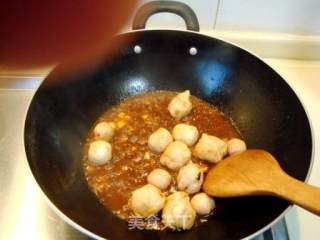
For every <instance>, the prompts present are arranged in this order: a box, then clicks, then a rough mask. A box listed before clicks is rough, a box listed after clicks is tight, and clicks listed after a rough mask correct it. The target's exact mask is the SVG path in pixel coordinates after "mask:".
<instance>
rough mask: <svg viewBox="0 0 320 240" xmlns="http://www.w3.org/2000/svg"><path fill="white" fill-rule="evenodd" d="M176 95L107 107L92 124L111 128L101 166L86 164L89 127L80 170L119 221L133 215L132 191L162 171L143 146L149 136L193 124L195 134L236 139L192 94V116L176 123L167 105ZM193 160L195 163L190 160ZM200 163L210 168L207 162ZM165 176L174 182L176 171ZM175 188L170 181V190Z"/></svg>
mask: <svg viewBox="0 0 320 240" xmlns="http://www.w3.org/2000/svg"><path fill="white" fill-rule="evenodd" d="M176 94H177V93H175V92H169V91H156V92H150V93H145V94H141V95H138V96H134V97H131V98H128V99H125V100H124V101H122V102H121V103H119V104H118V105H116V106H114V107H111V108H110V109H107V111H106V112H105V113H104V114H103V115H102V116H101V117H100V118H99V119H98V121H97V122H96V123H98V122H100V121H107V122H114V123H115V126H116V132H115V135H114V137H113V138H112V140H111V142H110V143H111V144H112V148H113V153H112V156H113V157H112V160H111V162H110V163H108V164H106V165H103V166H93V165H90V163H89V162H88V160H87V149H88V146H89V144H90V142H91V141H93V140H94V137H93V133H92V130H93V128H92V130H91V131H90V132H89V134H88V138H87V140H86V144H85V149H84V152H85V154H84V171H85V175H86V178H87V181H88V184H89V186H90V188H91V189H92V191H93V192H94V193H95V194H96V195H97V197H98V199H99V200H100V201H101V203H102V204H103V205H104V206H105V207H106V208H107V209H109V210H111V211H113V212H114V213H115V214H116V215H118V216H119V217H121V218H123V219H127V220H128V219H129V217H130V216H132V212H131V210H130V209H129V208H128V206H127V202H128V199H129V198H130V196H131V192H132V191H133V190H135V189H137V188H139V187H141V186H143V185H144V184H146V183H147V180H146V179H147V175H148V174H149V172H151V170H153V169H154V168H165V167H164V166H162V165H161V164H160V161H159V159H160V155H159V154H153V153H152V152H150V150H149V149H148V144H147V141H148V137H149V136H150V134H151V133H152V132H154V131H155V130H157V129H158V128H159V127H164V128H166V129H168V130H169V131H171V130H172V129H173V127H174V126H175V125H176V124H178V123H187V124H191V125H194V126H196V127H197V128H198V130H199V133H200V134H201V133H208V134H211V135H215V136H218V137H220V138H222V139H230V138H233V137H240V135H239V132H238V131H237V129H236V128H235V126H234V125H233V124H232V122H231V121H230V120H229V119H228V118H226V117H225V116H224V115H223V114H222V113H221V112H219V111H218V110H217V109H216V108H215V107H214V106H212V105H210V104H208V103H206V102H204V101H202V100H200V99H198V98H196V97H193V96H192V97H191V99H190V100H191V102H192V105H193V109H192V111H191V113H190V114H189V115H188V116H186V117H184V118H183V119H182V120H180V121H177V120H175V119H173V118H172V117H171V115H170V114H169V112H168V110H167V106H168V104H169V102H170V101H171V99H172V98H173V97H174V96H175V95H176ZM93 127H94V126H93ZM192 160H193V161H194V162H198V163H199V160H198V159H196V158H194V157H193V159H192ZM201 164H203V165H207V166H208V167H210V166H209V164H208V163H204V162H201ZM167 170H168V169H167ZM169 172H170V173H171V174H172V176H173V179H175V177H176V175H177V172H173V171H170V170H169ZM175 184H176V182H175V181H173V183H172V187H171V190H172V188H174V187H175ZM168 191H170V190H168ZM166 194H168V192H166Z"/></svg>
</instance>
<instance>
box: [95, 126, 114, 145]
mask: <svg viewBox="0 0 320 240" xmlns="http://www.w3.org/2000/svg"><path fill="white" fill-rule="evenodd" d="M93 134H94V136H95V137H96V138H100V139H103V140H105V141H107V142H108V141H110V140H111V138H112V137H113V135H114V126H113V124H112V123H110V122H100V123H98V124H97V125H96V126H95V127H94V129H93Z"/></svg>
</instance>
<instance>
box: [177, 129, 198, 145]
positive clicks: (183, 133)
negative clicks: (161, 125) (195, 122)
mask: <svg viewBox="0 0 320 240" xmlns="http://www.w3.org/2000/svg"><path fill="white" fill-rule="evenodd" d="M172 135H173V138H174V139H175V140H178V141H181V142H183V143H185V144H187V145H188V146H189V147H191V146H192V145H193V144H195V143H196V141H197V140H198V137H199V132H198V129H197V128H196V127H195V126H192V125H188V124H183V123H180V124H177V125H176V126H175V127H174V128H173V130H172Z"/></svg>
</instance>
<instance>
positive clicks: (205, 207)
mask: <svg viewBox="0 0 320 240" xmlns="http://www.w3.org/2000/svg"><path fill="white" fill-rule="evenodd" d="M191 206H192V207H193V209H194V210H195V211H196V212H197V214H199V215H206V214H209V213H210V212H211V211H212V210H213V209H214V208H215V202H214V200H213V198H211V197H209V196H208V195H207V194H206V193H203V192H202V193H197V194H196V195H194V196H193V197H192V199H191Z"/></svg>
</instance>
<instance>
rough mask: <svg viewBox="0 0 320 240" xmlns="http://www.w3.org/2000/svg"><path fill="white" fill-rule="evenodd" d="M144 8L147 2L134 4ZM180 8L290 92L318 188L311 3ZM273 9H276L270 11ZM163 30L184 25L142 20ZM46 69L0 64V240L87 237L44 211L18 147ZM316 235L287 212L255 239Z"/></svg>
mask: <svg viewBox="0 0 320 240" xmlns="http://www.w3.org/2000/svg"><path fill="white" fill-rule="evenodd" d="M144 2H147V1H141V4H142V3H144ZM184 2H185V3H187V4H189V5H190V6H191V7H192V8H193V9H194V10H195V12H196V14H197V15H198V16H199V22H200V27H201V33H202V34H206V35H209V36H212V37H218V38H221V39H224V40H227V41H231V42H233V43H235V44H237V45H238V46H240V47H244V48H246V49H248V50H249V51H251V52H253V53H254V54H256V55H257V56H259V57H261V58H262V59H263V60H264V61H265V62H266V63H267V64H269V65H270V66H271V67H272V68H274V69H275V70H276V71H277V72H278V73H279V74H280V75H281V76H283V78H284V79H285V80H286V81H287V83H288V84H289V85H290V86H291V88H292V89H293V90H294V91H295V92H296V94H297V95H298V97H299V98H300V100H301V102H302V103H303V105H304V107H305V110H306V112H307V113H308V117H309V120H310V122H311V125H312V130H313V144H314V152H313V166H312V169H311V172H310V174H309V178H308V183H309V184H312V185H316V186H320V107H319V104H320V80H319V76H320V17H319V16H318V13H319V11H320V4H319V2H318V1H316V0H313V1H306V2H305V4H302V3H301V1H298V0H286V1H281V3H279V2H278V1H275V0H272V1H268V2H265V1H253V0H250V1H248V0H241V1H238V3H237V4H238V5H237V6H235V4H234V2H233V1H231V0H214V1H209V0H205V1H203V3H202V4H200V3H195V1H191V0H189V1H187V0H185V1H184ZM197 2H198V1H197ZM257 2H259V3H257ZM275 4H278V5H277V7H278V9H277V11H273V6H275ZM287 6H289V7H291V10H290V11H289V10H288V7H287ZM307 11H308V13H306V12H307ZM270 12H271V13H272V14H271V13H270ZM297 16H298V17H297ZM252 19H255V21H252ZM131 20H132V19H131ZM131 20H130V21H129V23H128V26H129V25H130V23H131ZM163 26H165V27H166V26H170V27H171V28H179V29H183V28H184V23H183V21H182V20H181V19H179V17H176V16H173V15H171V14H167V15H165V16H160V15H156V16H154V17H152V19H150V21H149V22H148V27H150V28H152V27H154V28H158V27H161V28H162V27H163ZM212 27H213V28H214V30H213V29H212ZM128 28H129V27H125V28H124V31H125V30H128ZM49 71H50V68H46V69H36V70H34V69H33V70H28V71H9V70H8V69H6V68H5V67H1V66H0V172H1V174H0V205H1V206H2V208H1V212H0V240H8V239H10V240H11V239H13V240H20V239H27V240H29V239H30V240H31V239H32V240H40V239H41V240H42V239H46V240H51V239H52V240H53V239H61V240H68V239H71V240H72V239H79V240H80V239H90V238H88V237H87V236H85V235H84V234H82V233H80V232H79V231H78V230H76V229H74V228H72V227H71V226H69V225H68V224H67V223H65V222H64V221H63V220H62V219H61V218H60V217H59V216H58V215H57V213H55V212H54V210H52V208H51V207H50V203H49V201H48V200H47V199H46V197H45V195H44V194H43V193H42V191H41V189H40V188H39V187H38V185H37V184H36V182H35V180H34V178H33V176H32V174H31V171H30V169H29V166H28V163H27V160H26V155H25V150H24V141H23V133H24V121H25V117H26V113H27V110H28V106H29V104H30V101H31V99H32V96H33V95H34V93H35V91H36V89H37V87H38V86H39V85H40V83H41V81H42V80H43V79H44V78H45V76H46V75H47V73H48V72H49ZM319 236H320V218H319V217H317V216H315V215H313V214H311V213H309V212H307V211H305V210H303V209H301V208H299V207H296V206H294V207H292V208H291V209H290V210H289V211H287V212H286V214H285V217H284V218H283V219H281V220H280V221H279V222H278V223H276V224H275V225H274V226H273V228H272V229H267V230H266V231H265V232H264V233H261V234H260V235H258V236H256V237H255V240H300V239H302V240H304V239H308V240H317V239H319Z"/></svg>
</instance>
